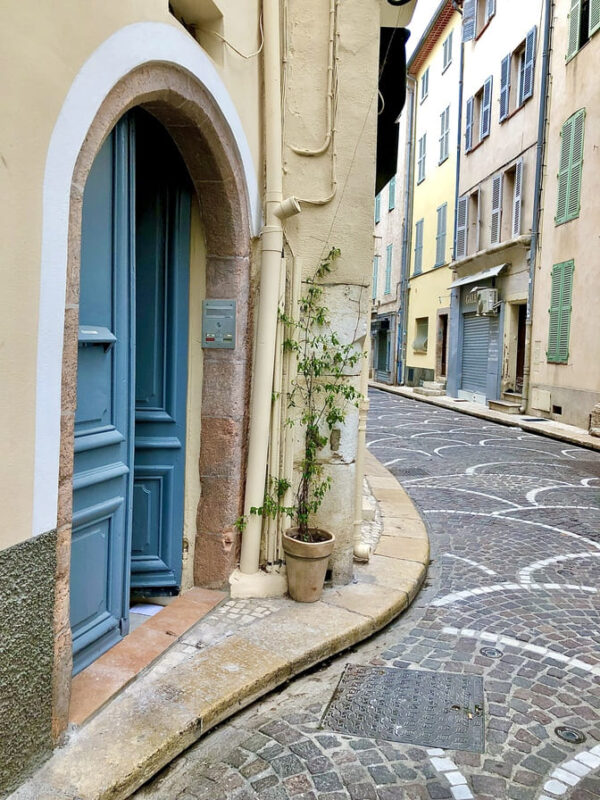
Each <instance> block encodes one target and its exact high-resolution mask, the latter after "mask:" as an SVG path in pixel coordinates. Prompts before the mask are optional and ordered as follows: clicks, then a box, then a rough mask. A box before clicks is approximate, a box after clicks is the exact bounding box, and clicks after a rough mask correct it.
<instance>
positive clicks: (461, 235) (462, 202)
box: [454, 197, 469, 259]
mask: <svg viewBox="0 0 600 800" xmlns="http://www.w3.org/2000/svg"><path fill="white" fill-rule="evenodd" d="M468 203H469V198H468V197H459V198H458V207H457V209H456V239H455V242H454V257H455V258H456V259H459V258H464V257H465V256H466V255H467V223H468Z"/></svg>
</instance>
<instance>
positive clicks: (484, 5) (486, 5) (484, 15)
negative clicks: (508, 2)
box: [477, 0, 496, 34]
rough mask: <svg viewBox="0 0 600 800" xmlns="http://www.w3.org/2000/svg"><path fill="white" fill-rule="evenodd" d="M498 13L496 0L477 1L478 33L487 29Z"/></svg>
mask: <svg viewBox="0 0 600 800" xmlns="http://www.w3.org/2000/svg"><path fill="white" fill-rule="evenodd" d="M495 13H496V0H477V33H478V34H479V33H481V31H482V30H483V29H484V28H485V26H486V25H487V24H488V22H489V21H490V20H491V18H492V17H493V16H494V14H495Z"/></svg>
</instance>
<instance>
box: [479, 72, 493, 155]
mask: <svg viewBox="0 0 600 800" xmlns="http://www.w3.org/2000/svg"><path fill="white" fill-rule="evenodd" d="M491 116H492V76H491V75H490V77H489V78H488V79H487V80H486V82H485V83H484V84H483V102H482V104H481V126H480V135H479V138H480V139H485V137H486V136H489V134H490V119H491Z"/></svg>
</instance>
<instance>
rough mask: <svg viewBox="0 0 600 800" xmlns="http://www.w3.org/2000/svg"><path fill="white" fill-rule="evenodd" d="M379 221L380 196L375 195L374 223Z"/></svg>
mask: <svg viewBox="0 0 600 800" xmlns="http://www.w3.org/2000/svg"><path fill="white" fill-rule="evenodd" d="M380 220H381V195H380V194H376V195H375V222H376V223H377V222H379V221H380Z"/></svg>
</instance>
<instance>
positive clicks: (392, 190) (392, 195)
mask: <svg viewBox="0 0 600 800" xmlns="http://www.w3.org/2000/svg"><path fill="white" fill-rule="evenodd" d="M394 208H396V176H395V175H394V177H393V178H392V179H391V180H390V185H389V187H388V211H393V210H394Z"/></svg>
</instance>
